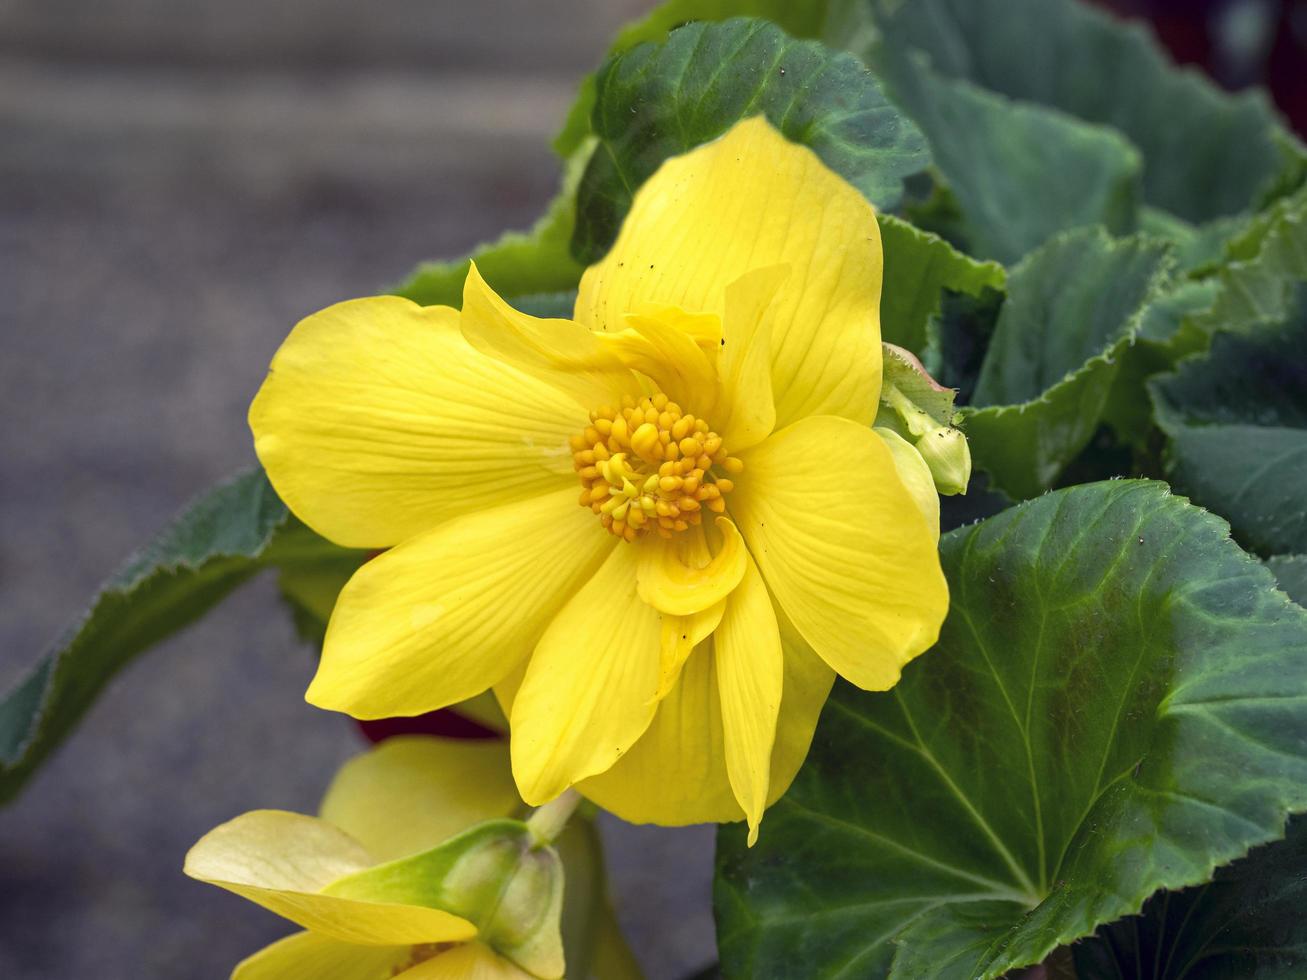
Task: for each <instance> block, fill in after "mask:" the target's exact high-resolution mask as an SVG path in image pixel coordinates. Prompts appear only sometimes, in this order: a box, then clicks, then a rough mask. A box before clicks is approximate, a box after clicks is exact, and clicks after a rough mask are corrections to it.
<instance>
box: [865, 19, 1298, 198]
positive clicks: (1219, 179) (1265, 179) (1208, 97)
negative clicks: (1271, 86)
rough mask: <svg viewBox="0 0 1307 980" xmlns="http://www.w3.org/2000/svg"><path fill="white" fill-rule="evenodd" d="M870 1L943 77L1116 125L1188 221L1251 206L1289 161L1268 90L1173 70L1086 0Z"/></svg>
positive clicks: (1149, 183) (1147, 40)
mask: <svg viewBox="0 0 1307 980" xmlns="http://www.w3.org/2000/svg"><path fill="white" fill-rule="evenodd" d="M873 6H874V7H875V8H876V9H877V11H878V17H877V21H878V24H879V26H880V27H881V29H882V30H883V31H884V32H885V35H886V44H887V45H892V46H894V47H897V48H916V49H918V50H920V51H923V52H926V53H928V54H929V56H930V59H931V62H932V64H933V66H934V68H935V70H936V71H938V72H940V73H941V74H944V75H946V76H948V77H950V78H958V79H966V80H967V81H969V82H972V83H974V84H976V85H979V86H981V87H983V88H985V89H988V90H990V91H992V92H996V93H1000V94H1002V95H1005V96H1008V97H1010V98H1014V99H1021V100H1025V101H1029V102H1034V103H1041V104H1044V105H1047V106H1051V107H1053V108H1055V109H1058V110H1061V111H1062V112H1066V113H1069V114H1071V115H1073V116H1077V117H1079V118H1081V119H1084V120H1087V121H1089V122H1093V123H1101V124H1103V125H1107V126H1112V127H1114V128H1115V129H1116V130H1118V131H1120V132H1121V133H1122V134H1124V135H1125V136H1126V137H1127V138H1128V139H1129V140H1130V141H1131V142H1132V143H1133V144H1134V145H1135V146H1137V147H1138V148H1139V149H1140V150H1141V151H1142V152H1143V156H1144V172H1143V187H1144V197H1145V199H1146V200H1147V201H1148V202H1149V203H1150V204H1153V205H1155V206H1157V207H1159V208H1164V209H1166V210H1167V211H1170V212H1173V213H1174V214H1176V215H1178V216H1180V217H1181V218H1183V219H1185V220H1186V221H1190V222H1204V221H1207V220H1209V219H1212V218H1215V217H1218V216H1220V215H1227V214H1233V213H1235V212H1239V211H1242V210H1245V209H1248V208H1250V207H1252V206H1253V205H1254V204H1255V203H1256V201H1257V198H1258V195H1259V193H1260V192H1262V191H1264V190H1266V189H1267V188H1268V186H1269V185H1270V183H1271V181H1272V180H1273V179H1274V178H1275V176H1276V175H1277V173H1278V172H1279V171H1280V169H1281V167H1282V166H1284V165H1285V163H1286V160H1285V157H1284V155H1283V154H1282V152H1281V149H1280V147H1279V146H1278V145H1277V134H1278V132H1279V127H1278V124H1277V122H1276V119H1275V115H1274V112H1273V111H1272V109H1271V107H1270V104H1269V101H1268V100H1267V98H1266V97H1265V95H1264V94H1263V93H1261V92H1255V91H1253V92H1244V93H1241V94H1237V95H1231V94H1228V93H1226V92H1223V91H1221V90H1220V89H1219V88H1217V87H1216V85H1214V84H1213V83H1212V82H1210V81H1208V80H1207V79H1205V78H1204V77H1203V76H1202V75H1201V74H1199V73H1198V72H1196V71H1194V70H1192V69H1184V70H1182V69H1177V68H1176V67H1174V66H1173V65H1172V64H1171V63H1170V61H1169V59H1168V58H1167V56H1166V55H1165V54H1164V53H1163V51H1162V49H1161V47H1160V46H1159V45H1158V44H1157V43H1156V42H1154V41H1153V39H1152V38H1151V37H1150V36H1149V34H1148V32H1147V31H1146V30H1145V29H1143V28H1142V27H1141V26H1139V25H1137V24H1127V23H1124V22H1122V21H1121V20H1119V19H1118V18H1116V17H1114V16H1113V15H1111V14H1109V13H1107V12H1106V11H1102V10H1098V9H1095V8H1094V7H1092V6H1090V5H1089V4H1088V3H1084V2H1080V0H912V2H911V3H898V2H893V0H875V2H874V4H873ZM923 128H926V127H925V126H924V124H923ZM927 132H929V129H927ZM937 155H938V154H937Z"/></svg>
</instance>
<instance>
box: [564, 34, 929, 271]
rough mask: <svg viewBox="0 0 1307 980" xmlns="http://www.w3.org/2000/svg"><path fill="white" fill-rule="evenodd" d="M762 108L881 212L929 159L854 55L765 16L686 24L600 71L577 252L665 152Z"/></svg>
mask: <svg viewBox="0 0 1307 980" xmlns="http://www.w3.org/2000/svg"><path fill="white" fill-rule="evenodd" d="M760 114H761V115H765V116H766V117H767V119H768V120H769V121H770V122H771V123H772V125H773V126H775V127H776V128H777V129H778V130H780V132H781V133H783V134H784V135H785V136H786V137H787V138H788V139H791V140H793V141H794V142H796V143H800V144H802V145H804V146H808V147H810V148H811V149H812V150H813V151H814V152H815V153H816V154H817V155H818V156H819V157H821V158H822V160H823V161H824V162H825V163H826V165H827V166H829V167H830V168H831V169H832V170H834V171H835V172H836V173H838V174H840V175H841V176H842V177H844V179H845V180H847V181H849V182H850V183H851V184H853V185H854V186H855V187H857V188H858V189H859V190H860V191H862V193H863V194H864V195H865V196H866V197H867V199H868V200H869V201H871V202H872V204H874V205H876V207H877V208H878V209H880V210H882V211H888V210H892V209H893V208H894V207H895V206H896V205H897V204H898V202H899V199H900V198H901V197H902V194H903V179H904V178H905V177H907V176H909V175H910V174H914V173H917V172H918V171H920V170H922V169H923V168H924V167H925V166H926V164H927V162H928V160H927V155H926V146H925V141H924V140H923V139H922V137H921V134H920V133H919V132H917V129H916V127H914V126H913V125H912V123H911V122H909V121H908V120H907V119H905V118H904V117H903V116H902V115H901V114H900V113H899V112H898V110H896V109H895V108H894V107H893V106H892V105H890V104H889V103H888V102H887V101H886V99H885V96H884V95H883V94H882V92H881V90H880V87H879V86H878V85H877V84H876V81H875V79H873V78H872V77H871V75H870V74H868V72H867V70H866V69H865V68H864V67H863V66H862V64H861V63H860V62H859V61H858V60H857V59H855V58H853V57H852V56H850V55H846V54H838V53H836V52H834V51H832V50H830V49H829V48H826V47H824V46H823V45H821V44H819V43H817V42H815V41H797V40H795V39H794V38H792V37H790V36H789V35H787V34H785V33H784V32H783V31H782V30H781V29H780V28H778V27H776V26H775V25H773V24H770V23H768V22H766V21H761V20H747V19H742V18H737V19H735V20H729V21H725V22H723V23H720V24H703V23H695V24H690V25H688V26H686V27H682V28H680V29H679V30H677V31H673V32H672V34H671V35H670V36H669V37H668V39H667V42H666V43H665V44H661V45H654V44H645V45H641V46H639V47H636V48H632V49H631V50H630V51H627V52H625V53H624V54H620V55H618V56H617V57H616V58H614V59H613V60H612V61H610V62H608V64H607V65H605V66H604V68H603V70H602V71H601V72H600V73H599V78H598V82H597V99H596V102H595V108H594V116H593V125H594V131H595V134H596V136H597V137H598V138H599V141H600V143H599V148H598V149H597V150H596V151H595V154H594V156H593V157H592V158H591V161H590V165H589V166H588V167H587V168H586V172H585V176H584V177H582V179H581V187H580V190H579V191H578V195H577V228H576V236H575V238H574V239H573V242H572V250H573V254H575V255H576V256H577V257H578V258H580V259H582V260H583V261H594V260H596V259H598V258H600V257H601V256H602V255H603V254H604V252H606V251H607V250H608V247H609V246H610V245H611V244H612V242H613V240H614V239H615V238H616V237H617V232H618V229H619V228H620V226H621V223H622V218H623V217H625V215H626V212H627V211H628V210H629V209H630V206H631V198H632V196H633V195H634V193H635V191H636V189H637V188H638V187H639V186H640V185H641V184H643V183H644V181H645V180H646V179H648V177H649V176H650V175H651V174H652V173H653V172H654V171H655V170H656V169H657V168H658V165H659V164H660V163H662V161H663V160H665V159H667V158H668V157H670V156H675V155H677V154H680V153H684V152H686V151H688V150H690V149H692V148H694V147H695V146H698V145H699V144H700V143H704V142H706V141H708V140H711V139H715V138H716V137H718V136H720V135H721V134H722V133H724V132H725V131H726V130H727V129H729V128H730V126H731V125H732V124H734V123H736V122H738V121H739V120H741V119H745V118H747V117H749V116H756V115H760Z"/></svg>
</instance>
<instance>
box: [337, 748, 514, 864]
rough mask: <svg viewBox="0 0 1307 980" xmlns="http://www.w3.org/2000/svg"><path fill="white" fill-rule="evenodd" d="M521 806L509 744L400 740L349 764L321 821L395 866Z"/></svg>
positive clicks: (340, 776) (344, 768)
mask: <svg viewBox="0 0 1307 980" xmlns="http://www.w3.org/2000/svg"><path fill="white" fill-rule="evenodd" d="M520 805H521V800H519V799H518V796H517V787H516V785H514V783H513V773H512V770H511V769H510V767H509V760H508V744H507V743H506V742H503V741H500V740H499V739H456V738H437V737H435V736H430V735H400V736H396V737H394V738H388V739H386V740H385V741H384V742H382V743H381V744H380V745H378V746H377V747H376V748H374V749H372V750H371V751H370V752H365V753H363V754H362V755H357V756H355V757H354V758H353V759H351V760H350V761H349V762H347V763H345V765H344V766H343V767H342V768H341V769H340V771H339V772H337V773H336V778H335V779H333V780H332V781H331V786H330V788H329V789H328V790H327V795H326V796H325V797H323V800H322V807H321V809H320V810H319V815H320V816H321V817H322V819H323V820H326V821H328V822H330V823H333V824H335V825H336V826H337V827H339V828H340V829H341V830H344V831H345V832H346V833H347V834H349V835H350V836H351V837H353V838H354V839H355V840H358V841H359V842H361V843H362V844H363V845H364V846H365V847H366V848H367V849H368V851H369V853H371V854H372V856H373V857H374V858H376V859H377V860H378V861H393V860H395V859H397V858H402V857H408V856H409V855H412V854H418V853H420V852H422V851H426V850H430V849H431V848H433V847H435V846H436V845H437V844H440V843H442V842H444V841H445V840H446V839H448V838H450V837H453V836H454V835H455V834H458V833H461V832H462V831H464V830H466V829H467V828H468V827H470V826H472V825H473V824H474V823H480V822H481V821H483V820H491V819H494V818H496V817H506V816H509V815H510V814H512V813H513V812H514V811H515V810H516V809H517V808H518V807H519V806H520Z"/></svg>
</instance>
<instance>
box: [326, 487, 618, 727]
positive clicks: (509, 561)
mask: <svg viewBox="0 0 1307 980" xmlns="http://www.w3.org/2000/svg"><path fill="white" fill-rule="evenodd" d="M576 496H577V494H576V491H575V489H568V490H563V491H559V492H557V493H553V494H550V495H548V496H544V497H538V498H536V499H534V500H530V501H526V502H523V503H518V504H511V505H509V506H506V507H500V508H496V509H494V510H488V511H482V512H480V513H477V514H468V515H466V516H464V517H461V518H459V519H457V520H454V521H449V522H447V523H445V524H443V525H442V526H440V527H439V528H437V529H436V530H435V531H432V532H430V533H428V534H425V535H423V536H421V537H418V538H414V539H413V540H411V541H408V542H405V543H404V544H402V545H400V546H399V547H398V548H395V549H393V550H391V551H388V552H386V553H385V554H383V555H381V556H379V557H378V558H374V559H373V560H372V561H370V562H368V563H367V564H366V565H364V566H363V567H362V568H360V569H359V570H358V571H357V572H356V573H355V574H354V577H353V578H351V579H350V581H349V584H348V585H346V586H345V588H344V590H343V591H342V592H341V594H340V598H339V599H338V600H337V602H336V608H335V611H334V612H333V614H332V617H331V622H330V624H329V625H328V627H327V637H326V642H325V643H324V645H323V650H322V662H321V663H320V664H319V666H318V673H317V676H316V677H314V679H313V683H312V685H311V686H310V687H309V690H308V694H307V695H306V697H307V698H308V700H309V701H310V702H311V703H312V704H315V705H317V706H318V707H320V708H328V709H331V710H335V711H345V712H348V713H349V714H351V715H353V716H354V717H356V718H386V717H390V716H394V715H415V714H422V713H423V712H426V711H431V710H433V709H435V708H440V707H443V706H445V705H449V704H453V703H455V702H457V701H463V700H465V699H467V698H470V697H472V696H473V695H474V694H479V693H480V692H482V691H484V690H486V689H487V688H489V687H491V686H492V685H494V684H496V683H498V682H499V680H500V678H502V677H503V676H504V675H505V674H506V673H507V672H508V671H510V670H511V669H512V668H513V667H514V666H515V665H516V664H517V663H518V662H519V661H520V660H521V659H522V658H523V657H525V656H526V655H527V654H528V653H530V651H531V648H532V647H533V646H534V645H535V642H536V640H537V639H538V638H539V636H540V634H541V633H542V632H543V630H544V628H545V626H546V625H547V624H548V622H549V620H550V619H551V618H552V617H553V615H554V613H555V612H557V611H558V610H559V609H560V608H561V607H562V605H563V603H564V602H566V601H567V599H568V598H569V597H570V596H571V595H572V593H573V592H575V591H576V590H577V589H578V588H579V587H580V586H581V584H582V583H583V582H585V581H586V580H587V579H588V578H589V577H590V576H591V575H592V574H593V573H594V570H595V569H596V568H598V567H599V565H600V563H601V562H602V561H603V560H604V558H605V556H607V555H608V554H609V553H610V552H611V551H612V550H613V549H614V547H615V546H616V539H615V538H614V537H613V536H612V535H611V534H608V533H606V532H605V531H604V529H603V528H602V527H601V526H600V524H599V522H598V521H597V520H596V519H595V516H594V514H593V513H591V512H590V511H589V510H588V509H587V508H584V507H580V506H578V505H577V502H576ZM632 585H633V586H634V582H632Z"/></svg>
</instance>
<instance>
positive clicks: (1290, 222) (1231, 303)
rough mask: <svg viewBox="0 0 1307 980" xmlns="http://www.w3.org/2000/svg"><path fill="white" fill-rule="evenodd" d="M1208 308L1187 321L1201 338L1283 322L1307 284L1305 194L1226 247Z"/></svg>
mask: <svg viewBox="0 0 1307 980" xmlns="http://www.w3.org/2000/svg"><path fill="white" fill-rule="evenodd" d="M1216 280H1217V284H1218V285H1217V292H1216V295H1215V298H1214V300H1213V302H1212V305H1211V307H1210V308H1209V309H1207V310H1206V311H1204V312H1202V313H1197V314H1195V315H1193V316H1191V317H1189V318H1188V320H1187V321H1186V327H1192V328H1195V329H1197V330H1199V331H1201V332H1202V333H1204V334H1210V333H1213V332H1215V331H1217V330H1239V329H1248V328H1255V327H1256V326H1257V325H1258V324H1262V323H1273V322H1278V321H1280V320H1283V319H1284V318H1285V317H1286V316H1287V315H1288V314H1289V313H1290V312H1291V311H1292V309H1293V304H1294V299H1295V293H1296V289H1297V286H1298V284H1299V283H1302V282H1307V189H1304V190H1303V191H1301V192H1299V193H1297V194H1295V195H1293V196H1292V197H1286V198H1283V199H1282V200H1280V201H1278V202H1277V203H1276V204H1275V205H1274V206H1273V207H1271V208H1270V209H1269V210H1267V211H1266V212H1265V213H1263V214H1261V215H1257V216H1256V217H1254V218H1253V219H1252V221H1251V222H1249V225H1248V227H1247V228H1246V229H1245V230H1244V231H1243V232H1242V233H1241V234H1240V235H1239V236H1238V237H1237V238H1235V239H1233V240H1232V241H1231V242H1230V243H1229V245H1228V247H1227V261H1226V262H1225V264H1223V265H1222V266H1221V267H1220V269H1219V271H1218V272H1217V275H1216Z"/></svg>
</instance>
